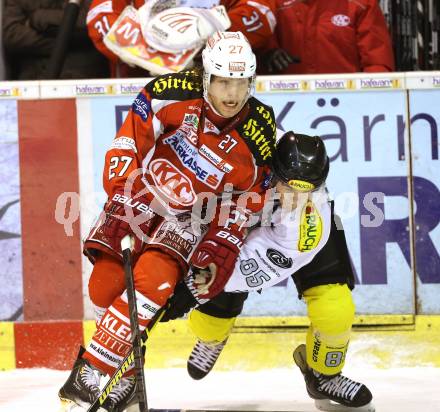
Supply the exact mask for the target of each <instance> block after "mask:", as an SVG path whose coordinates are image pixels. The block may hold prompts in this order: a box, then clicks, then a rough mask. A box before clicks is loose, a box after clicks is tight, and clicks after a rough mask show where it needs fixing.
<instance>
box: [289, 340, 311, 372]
mask: <svg viewBox="0 0 440 412" xmlns="http://www.w3.org/2000/svg"><path fill="white" fill-rule="evenodd" d="M293 360H294V361H295V363H296V365H297V366H298V368H300V369H301V372H302V373H303V374H304V373H306V372H307V368H308V366H307V361H306V346H305V345H300V346H298V347H297V348H296V349H295V351H294V352H293Z"/></svg>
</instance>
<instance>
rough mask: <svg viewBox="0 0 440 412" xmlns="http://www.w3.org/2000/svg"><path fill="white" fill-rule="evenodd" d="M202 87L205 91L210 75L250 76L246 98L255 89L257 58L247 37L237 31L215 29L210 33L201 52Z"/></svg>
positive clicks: (205, 94) (205, 93) (205, 92)
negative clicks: (215, 30)
mask: <svg viewBox="0 0 440 412" xmlns="http://www.w3.org/2000/svg"><path fill="white" fill-rule="evenodd" d="M202 60H203V71H204V74H203V89H204V97H205V99H207V93H208V88H209V83H210V81H211V76H212V75H215V76H219V77H228V78H233V79H234V78H235V79H243V78H250V79H251V81H250V82H249V91H248V96H247V97H248V98H249V96H250V95H251V94H252V93H253V92H254V89H255V71H256V69H257V59H256V57H255V54H254V52H253V51H252V47H251V45H250V43H249V41H248V39H247V38H246V37H245V36H244V34H243V33H241V32H239V31H235V32H232V31H217V32H215V33H214V34H212V35H211V36H210V37H209V38H208V40H207V42H206V47H205V48H204V49H203V52H202Z"/></svg>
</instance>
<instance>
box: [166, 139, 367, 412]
mask: <svg viewBox="0 0 440 412" xmlns="http://www.w3.org/2000/svg"><path fill="white" fill-rule="evenodd" d="M272 163H273V164H272V169H273V173H274V179H273V183H274V186H275V188H276V191H277V193H278V194H279V201H276V203H275V209H274V213H273V215H272V216H271V219H270V220H269V221H268V222H267V224H262V225H261V226H260V227H256V228H254V229H253V230H252V231H251V232H250V234H249V236H248V237H247V238H246V241H245V243H244V245H243V247H242V249H241V251H240V254H239V257H238V260H237V262H236V265H235V268H234V271H233V274H232V275H231V277H230V278H229V280H228V282H227V284H226V285H225V288H224V290H225V292H223V293H221V294H219V295H218V296H216V297H214V298H213V299H211V300H210V301H209V302H207V303H204V304H202V305H201V306H199V307H198V308H197V309H196V310H193V311H192V312H190V315H189V321H190V326H191V328H192V329H193V331H194V333H195V334H196V336H197V337H198V341H197V343H196V345H195V347H194V349H193V351H192V352H191V355H190V357H189V360H188V364H187V366H188V373H189V374H190V376H191V377H192V378H193V379H203V378H204V377H205V376H206V375H207V374H208V373H209V372H210V371H211V369H212V368H213V366H214V364H215V362H216V360H217V359H218V357H219V355H220V353H221V351H222V349H223V347H224V346H225V344H226V342H227V339H228V337H229V334H230V332H231V329H232V327H233V325H234V322H235V317H236V316H237V315H238V314H240V312H241V309H242V307H243V302H244V299H245V298H246V297H247V292H250V291H261V290H264V289H266V288H268V287H271V286H273V285H276V284H278V283H279V282H280V281H282V280H284V279H287V278H288V277H290V276H292V279H293V281H294V282H295V285H296V288H297V291H298V294H299V296H300V297H302V298H303V299H304V301H305V303H306V304H307V314H308V317H309V319H310V323H311V324H310V328H309V330H308V333H307V336H306V345H300V346H299V347H298V348H296V349H295V351H294V360H295V362H296V364H297V365H298V367H299V368H300V369H301V372H302V373H303V375H304V379H305V381H306V387H307V392H308V394H309V395H310V397H312V398H313V399H315V400H316V401H315V402H316V404H317V406H318V408H319V409H320V410H333V411H341V412H342V411H347V410H349V411H355V410H356V411H359V412H361V411H362V412H373V411H374V406H373V405H372V404H371V400H372V395H371V392H370V391H369V389H368V388H367V387H366V386H365V385H364V384H362V383H359V382H356V381H354V380H352V379H350V378H348V377H346V376H343V375H342V373H341V372H342V369H343V367H344V363H345V355H346V353H347V349H348V343H349V339H350V331H351V326H352V324H353V320H354V314H355V306H354V302H353V298H352V293H351V289H352V288H353V287H354V276H353V271H352V269H351V265H350V260H349V255H348V250H347V245H346V241H345V236H344V231H343V230H342V225H341V222H340V221H339V218H338V217H337V216H335V215H334V213H333V205H332V202H330V201H329V199H328V195H327V191H326V187H325V181H326V178H327V174H328V171H329V159H328V157H327V154H326V150H325V146H324V143H323V141H322V140H321V139H320V138H319V137H317V136H315V137H312V136H306V135H301V134H294V133H292V132H287V133H285V134H284V135H283V136H282V137H281V138H280V140H279V141H278V143H277V147H276V150H275V152H274V156H273V161H272ZM336 222H338V223H337V224H336ZM269 223H270V224H269ZM197 272H198V273H197V275H196V277H195V279H194V276H190V277H186V278H185V280H184V281H183V282H179V285H178V286H177V287H176V290H175V294H174V295H173V297H172V298H171V306H170V308H169V310H168V311H167V313H166V314H165V317H164V319H163V320H167V319H174V318H176V317H179V316H180V315H182V314H183V313H184V312H185V311H187V310H189V307H190V306H192V305H195V304H197V303H198V302H204V301H203V300H201V299H199V298H198V297H197V295H198V293H199V292H200V290H204V289H205V288H206V284H208V285H209V281H208V280H209V279H210V278H211V273H210V272H209V271H197ZM292 273H293V274H292ZM192 279H194V280H193V281H191V280H192ZM208 289H209V287H208ZM185 304H186V305H187V306H186V308H185Z"/></svg>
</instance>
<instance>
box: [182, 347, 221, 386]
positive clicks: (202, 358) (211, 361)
mask: <svg viewBox="0 0 440 412" xmlns="http://www.w3.org/2000/svg"><path fill="white" fill-rule="evenodd" d="M226 341H227V339H225V340H224V341H223V342H220V343H219V342H202V341H201V340H198V341H197V343H196V345H195V346H194V348H193V350H192V352H191V354H190V355H189V359H188V362H187V370H188V374H189V376H191V378H193V379H195V380H200V379H203V378H204V377H205V376H206V375H207V374H208V373H209V372H211V369H212V368H213V367H214V365H215V362H216V361H217V359H218V357H219V356H220V353H221V351H222V350H223V348H224V347H225V345H226Z"/></svg>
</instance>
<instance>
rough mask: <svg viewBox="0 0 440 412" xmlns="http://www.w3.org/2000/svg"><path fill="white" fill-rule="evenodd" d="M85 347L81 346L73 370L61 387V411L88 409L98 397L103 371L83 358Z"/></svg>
mask: <svg viewBox="0 0 440 412" xmlns="http://www.w3.org/2000/svg"><path fill="white" fill-rule="evenodd" d="M84 352H85V349H84V348H83V347H81V348H80V350H79V353H78V357H77V359H76V361H75V363H74V365H73V369H72V372H71V373H70V375H69V377H68V378H67V381H66V383H65V384H64V385H63V386H62V387H61V389H60V390H59V392H58V396H59V398H60V400H61V410H60V412H61V411H65V412H70V411H72V412H73V411H79V410H81V408H84V409H86V410H87V409H88V407H89V406H90V404H91V403H92V402H94V401H95V399H96V398H97V397H98V395H99V393H100V390H99V381H100V378H101V373H100V372H99V371H98V370H97V369H95V368H93V366H91V365H90V363H89V362H88V361H87V360H86V359H83V358H82V355H83V353H84Z"/></svg>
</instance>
